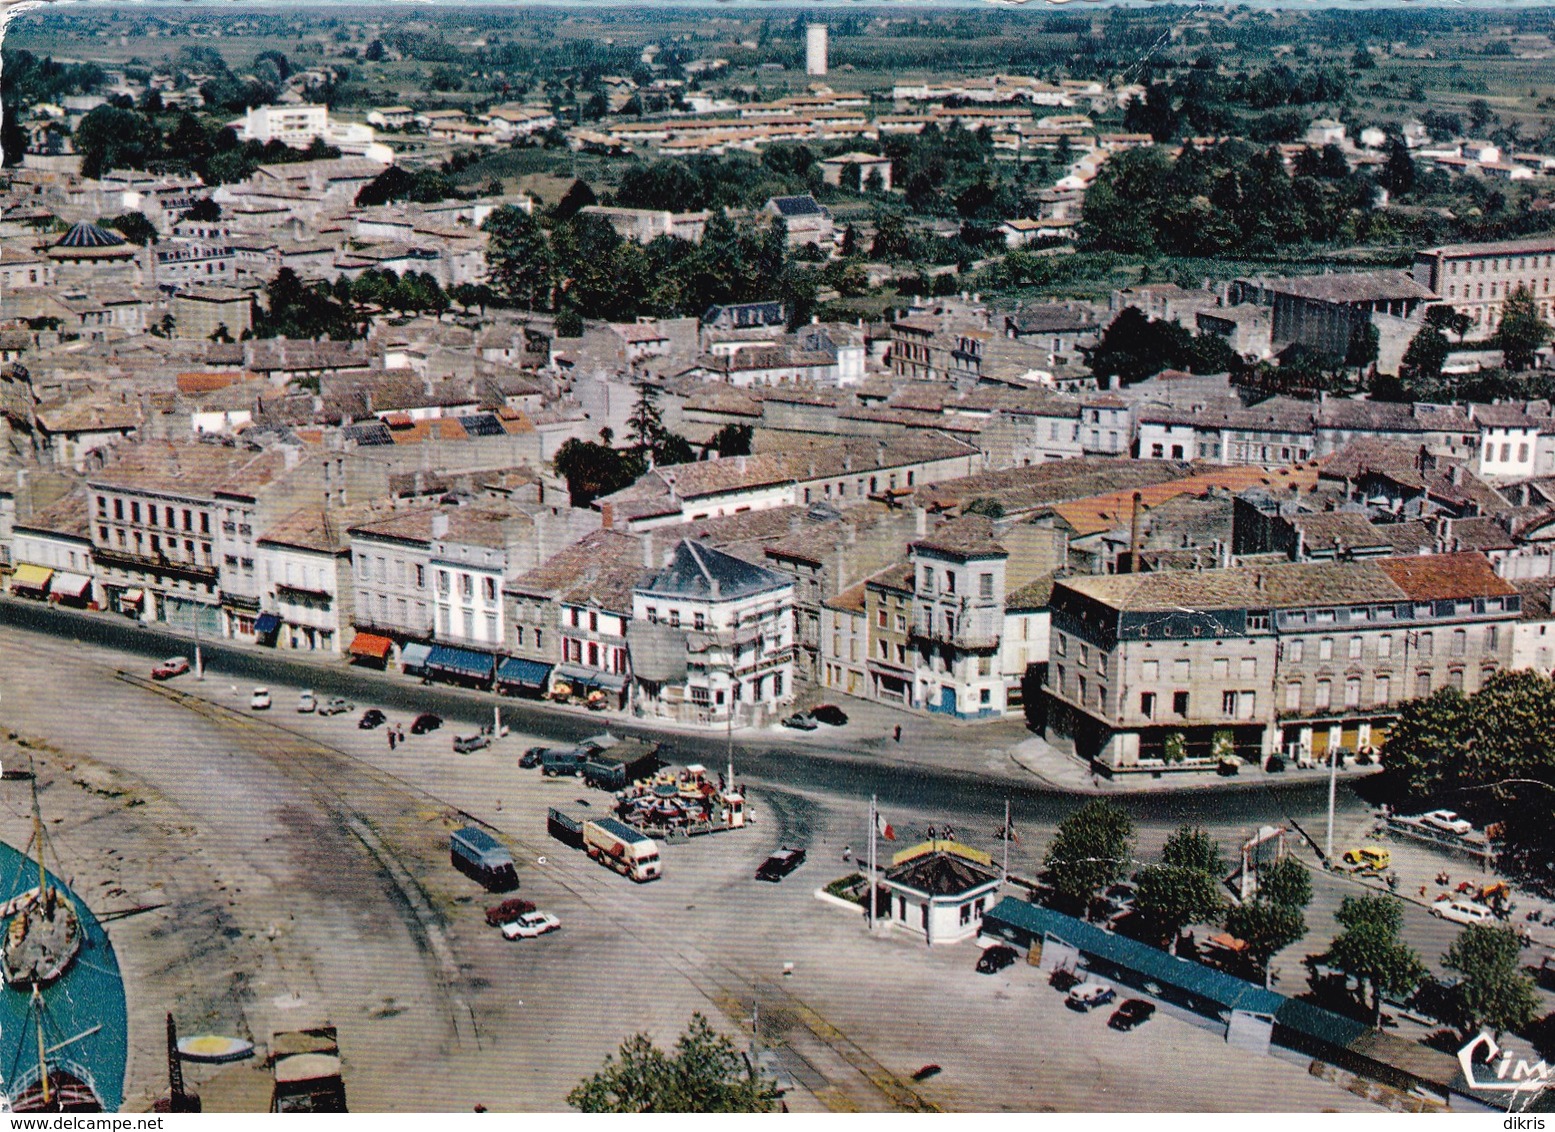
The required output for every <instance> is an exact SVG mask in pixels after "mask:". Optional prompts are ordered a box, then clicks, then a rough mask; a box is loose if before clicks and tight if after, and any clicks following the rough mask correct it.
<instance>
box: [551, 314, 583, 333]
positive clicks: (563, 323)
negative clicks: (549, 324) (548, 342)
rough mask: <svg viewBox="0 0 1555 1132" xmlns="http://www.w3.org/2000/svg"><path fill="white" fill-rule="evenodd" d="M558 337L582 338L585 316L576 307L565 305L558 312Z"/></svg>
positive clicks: (556, 324)
mask: <svg viewBox="0 0 1555 1132" xmlns="http://www.w3.org/2000/svg"><path fill="white" fill-rule="evenodd" d="M555 327H556V337H558V338H581V337H582V336H583V316H582V315H580V314H579V313H578V312H577V309H576V308H575V307H563V308H562V309H561V310H559V311H557V312H556V323H555Z"/></svg>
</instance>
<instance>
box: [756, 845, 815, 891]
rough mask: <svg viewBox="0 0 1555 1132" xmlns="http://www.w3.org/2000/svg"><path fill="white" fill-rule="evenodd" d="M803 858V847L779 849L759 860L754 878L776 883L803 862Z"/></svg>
mask: <svg viewBox="0 0 1555 1132" xmlns="http://www.w3.org/2000/svg"><path fill="white" fill-rule="evenodd" d="M804 859H805V851H804V850H803V849H788V848H783V849H779V850H778V851H777V852H776V853H774V854H772V856H770V857H768V858H767V859H766V860H765V861H763V862H761V867H760V868H758V869H757V870H756V879H757V880H769V881H771V882H772V883H773V884H776V883H777V882H778V881H780V880H782V879H783V878H784V877H786V876H787V875H788V874H789V873H791V872H793V871H794V870H795V869H797V868H798V867H799V866H800V865H802V864H804Z"/></svg>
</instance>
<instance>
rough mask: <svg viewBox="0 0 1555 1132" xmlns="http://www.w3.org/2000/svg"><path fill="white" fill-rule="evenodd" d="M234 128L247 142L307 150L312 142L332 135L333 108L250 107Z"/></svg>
mask: <svg viewBox="0 0 1555 1132" xmlns="http://www.w3.org/2000/svg"><path fill="white" fill-rule="evenodd" d="M233 127H234V128H235V129H236V130H237V131H238V137H240V138H241V139H242V140H243V141H257V142H259V143H261V144H264V143H267V142H273V141H278V142H280V143H282V144H283V145H289V146H291V147H292V148H293V149H307V148H308V145H309V143H310V142H312V141H314V140H315V139H317V138H322V137H324V135H325V134H327V133H328V132H329V108H328V107H327V106H314V105H311V104H304V105H299V106H250V107H249V108H248V110H247V111H246V112H245V113H244V115H243V117H242V118H241V119H239V120H238V121H237V122H234V123H233Z"/></svg>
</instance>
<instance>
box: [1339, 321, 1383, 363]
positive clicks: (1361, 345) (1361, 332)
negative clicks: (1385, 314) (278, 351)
mask: <svg viewBox="0 0 1555 1132" xmlns="http://www.w3.org/2000/svg"><path fill="white" fill-rule="evenodd" d="M1378 342H1379V338H1378V335H1377V328H1376V327H1375V326H1374V325H1372V321H1371V319H1369V318H1368V319H1365V320H1364V321H1361V322H1354V323H1351V324H1350V341H1349V344H1348V345H1347V346H1346V347H1345V352H1344V364H1345V365H1347V366H1349V367H1350V368H1351V369H1362V370H1363V369H1365V368H1366V367H1367V366H1369V365H1372V364H1373V363H1374V362H1376V360H1377V347H1378Z"/></svg>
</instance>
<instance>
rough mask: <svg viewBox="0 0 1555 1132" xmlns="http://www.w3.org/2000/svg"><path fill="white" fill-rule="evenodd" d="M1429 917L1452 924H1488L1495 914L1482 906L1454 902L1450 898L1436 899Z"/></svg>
mask: <svg viewBox="0 0 1555 1132" xmlns="http://www.w3.org/2000/svg"><path fill="white" fill-rule="evenodd" d="M1431 915H1433V916H1440V917H1441V918H1442V919H1444V920H1447V921H1449V922H1451V923H1454V924H1488V923H1490V922H1491V921H1492V920H1494V919H1495V918H1496V914H1495V913H1494V912H1492V911H1491V910H1490V909H1489V908H1487V907H1485V906H1484V905H1483V904H1476V903H1475V902H1474V901H1472V900H1454V899H1453V898H1452V897H1450V896H1440V897H1437V900H1436V903H1435V904H1432V905H1431Z"/></svg>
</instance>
